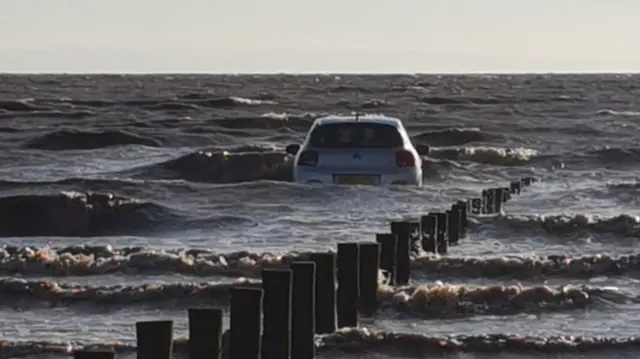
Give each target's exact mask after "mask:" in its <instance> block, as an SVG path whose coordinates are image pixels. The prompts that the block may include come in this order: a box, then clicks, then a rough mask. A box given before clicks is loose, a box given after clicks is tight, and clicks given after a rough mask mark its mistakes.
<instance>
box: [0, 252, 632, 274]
mask: <svg viewBox="0 0 640 359" xmlns="http://www.w3.org/2000/svg"><path fill="white" fill-rule="evenodd" d="M309 258H310V253H308V252H306V253H295V252H292V253H269V252H267V253H253V252H249V251H240V252H233V253H216V252H214V251H211V250H203V249H177V250H153V249H150V248H145V247H126V248H119V249H114V248H113V247H111V246H110V245H107V246H86V245H81V246H80V245H79V246H70V247H65V248H57V249H54V248H49V247H43V248H37V247H14V246H6V247H4V248H0V273H2V274H5V275H7V274H9V275H16V274H19V275H22V276H26V275H34V276H95V275H108V274H116V273H122V274H140V273H143V274H145V275H153V274H157V275H162V274H180V275H186V276H195V277H206V276H228V277H247V278H259V277H260V273H261V270H262V268H264V267H268V266H281V265H289V264H290V263H292V262H294V261H300V260H309ZM411 268H412V270H413V273H414V275H417V276H423V275H426V276H428V277H430V278H440V279H444V278H457V279H460V278H493V279H496V278H499V279H508V278H515V279H520V280H541V279H546V278H552V277H561V278H593V277H600V276H622V275H632V274H638V273H639V272H640V254H630V255H621V256H611V255H593V256H580V257H573V256H567V255H548V256H536V255H521V256H509V257H503V256H496V257H453V256H439V255H431V254H428V255H424V254H423V255H414V256H412V258H411Z"/></svg>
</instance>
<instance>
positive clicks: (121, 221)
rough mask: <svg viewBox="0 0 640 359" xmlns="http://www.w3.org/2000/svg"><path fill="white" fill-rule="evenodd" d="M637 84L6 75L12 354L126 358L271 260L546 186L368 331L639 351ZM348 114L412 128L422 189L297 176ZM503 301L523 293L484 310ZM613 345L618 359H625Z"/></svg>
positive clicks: (558, 79)
mask: <svg viewBox="0 0 640 359" xmlns="http://www.w3.org/2000/svg"><path fill="white" fill-rule="evenodd" d="M638 80H639V78H638V76H626V75H589V76H586V75H585V76H559V75H558V76H534V75H531V76H411V75H405V76H346V75H344V76H342V75H341V76H334V75H331V76H288V75H281V76H195V75H194V76H161V75H155V76H48V75H47V76H45V75H38V76H8V75H3V76H2V81H0V119H1V122H0V161H1V162H0V163H2V164H3V165H2V166H1V167H0V192H1V193H0V196H2V197H1V198H0V218H2V220H0V235H1V236H2V238H0V242H2V244H4V245H6V246H8V247H7V248H6V249H5V250H4V251H0V270H1V272H2V278H0V294H1V297H2V298H3V299H2V300H0V302H1V303H2V306H1V307H0V308H1V309H0V310H1V311H2V312H1V313H0V316H1V317H2V318H3V320H4V325H3V331H2V334H3V336H2V338H1V339H3V340H7V341H10V342H11V343H13V344H7V345H14V344H16V343H18V342H25V343H26V342H28V341H47V342H56V341H78V342H83V343H87V342H91V343H107V342H113V341H115V340H119V341H122V342H124V343H133V340H134V333H133V323H132V321H133V320H142V319H150V318H172V319H174V320H175V321H176V324H175V327H176V335H177V336H180V335H183V334H184V333H185V324H186V312H185V308H187V307H188V306H190V305H195V304H198V303H202V299H201V298H202V296H203V295H205V294H211V293H214V294H211V295H212V296H213V297H214V298H216V299H220V300H221V301H222V302H224V301H225V298H226V290H225V288H226V284H225V283H230V282H232V281H234V280H237V277H240V276H245V277H249V278H254V277H256V276H257V269H258V268H259V267H260V265H261V263H263V262H265V261H276V262H277V261H281V260H283V259H282V257H281V255H284V254H287V253H291V252H293V251H295V252H305V251H309V250H326V249H331V248H335V244H336V243H337V242H339V241H343V240H371V239H372V238H373V235H374V233H376V232H386V231H387V230H388V223H389V221H390V220H391V219H396V218H401V217H402V216H406V215H414V216H415V215H418V214H421V213H425V212H428V211H430V210H437V209H444V208H446V207H448V206H449V205H450V203H451V202H453V201H455V200H458V199H462V198H467V197H473V196H477V195H478V193H479V191H481V190H482V189H484V188H487V187H490V186H494V185H496V184H505V183H508V182H509V181H511V180H513V179H514V178H518V177H522V176H531V175H534V176H537V177H540V178H541V179H542V181H541V182H539V183H536V184H535V185H533V186H531V187H529V188H528V190H527V191H526V192H525V193H523V194H522V195H521V196H518V197H516V198H514V199H513V200H512V201H510V202H509V203H508V204H507V205H506V208H505V213H503V214H501V215H498V216H483V217H480V218H475V219H473V221H472V225H471V228H470V233H469V236H468V238H466V239H465V240H464V241H463V242H462V244H461V245H460V246H458V247H453V248H451V249H450V254H449V255H448V256H446V257H421V258H414V260H413V267H414V271H413V276H414V277H413V286H414V289H415V292H407V295H406V298H405V299H404V301H402V302H392V301H389V303H391V304H389V308H387V310H385V311H384V313H382V314H381V315H378V316H376V317H375V319H373V320H369V321H368V322H367V323H365V324H366V326H367V327H369V328H377V329H380V330H385V331H391V332H396V333H424V334H428V335H431V336H438V335H449V334H451V335H454V334H467V335H481V334H485V333H494V334H500V333H504V334H519V335H526V334H528V335H536V336H541V337H549V336H552V335H582V336H586V337H595V336H606V337H620V338H621V337H623V336H635V335H636V334H637V333H638V332H639V331H640V321H639V320H638V319H637V315H636V314H638V312H640V305H639V301H640V284H638V278H640V255H639V254H640V253H638V252H637V250H636V247H637V244H638V239H639V238H640V230H639V227H638V223H639V221H638V218H637V217H636V216H638V215H639V214H640V210H639V209H638V208H639V206H638V194H639V193H640V185H638V184H637V183H636V176H637V175H638V172H639V171H640V170H639V168H640V167H638V166H637V163H638V160H639V159H640V145H639V139H640V137H639V136H638V135H637V133H638V128H639V125H638V123H640V122H638V119H640V104H637V103H636V101H637V100H636V98H638V95H639V94H640V85H638V83H639V82H638ZM355 108H359V109H360V110H362V111H367V112H377V113H384V114H386V115H390V116H397V117H400V118H401V119H403V120H404V123H405V126H406V127H407V128H408V130H409V131H410V134H411V135H412V138H413V140H414V141H415V142H416V143H419V144H424V145H430V146H432V151H431V153H430V155H429V157H425V158H424V161H425V165H424V166H425V186H424V188H422V189H415V188H355V187H352V188H348V187H344V188H338V187H325V188H317V187H308V186H301V185H295V184H293V183H291V182H290V177H291V173H290V163H289V161H290V158H288V157H287V156H286V155H285V153H284V150H283V149H284V147H285V146H286V145H287V144H289V143H291V142H295V141H300V140H301V139H302V138H303V136H304V135H305V133H306V130H307V129H308V127H309V126H310V124H311V122H312V121H313V119H314V118H315V117H317V116H320V115H323V114H329V113H331V114H335V113H345V112H349V111H351V110H352V109H355ZM223 151H228V152H229V155H228V156H227V155H224V154H223ZM73 191H75V192H78V193H75V194H74V193H73ZM88 191H89V192H92V193H89V194H86V192H88ZM61 192H64V193H63V194H60V193H61ZM95 193H99V194H106V193H112V194H113V195H115V196H116V198H109V197H106V196H100V195H96V194H95ZM107 244H108V245H111V246H112V248H104V246H105V245H107ZM82 245H92V246H95V247H85V248H80V247H79V246H82ZM25 247H29V248H25ZM134 247H137V248H134ZM199 250H200V251H199ZM267 252H270V253H267ZM292 255H294V254H292ZM548 256H550V257H548ZM620 256H622V257H620ZM287 258H289V257H285V260H286V259H287ZM438 280H441V281H443V282H444V283H445V284H440V285H439V286H437V287H436V288H435V289H430V290H426V289H424V288H422V289H420V288H419V287H416V286H419V285H427V284H428V285H434V283H435V282H436V281H438ZM190 283H199V284H190ZM71 285H75V286H73V287H71ZM114 285H120V286H121V287H118V288H116V287H112V286H114ZM496 285H513V286H515V287H513V288H515V289H513V290H514V291H515V292H513V293H511V295H506V296H505V295H504V294H499V293H502V292H504V290H503V289H496V288H492V289H489V290H491V291H489V290H487V289H478V290H477V291H476V292H473V293H476V294H474V295H478V296H477V297H474V296H473V295H472V296H471V297H469V295H471V294H468V293H469V291H472V287H473V288H475V287H477V286H496ZM545 285H547V286H549V288H545V287H544V286H545ZM567 285H570V286H572V287H564V286H567ZM144 286H147V287H144ZM518 286H523V288H520V287H518ZM531 287H537V288H538V289H537V290H536V291H534V290H530V289H527V288H531ZM123 288H124V289H123ZM128 288H129V289H132V290H131V291H127V289H128ZM416 288H417V289H416ZM569 288H573V289H569ZM134 289H135V290H134ZM395 290H396V291H400V290H402V289H395ZM505 290H509V288H507V289H505ZM567 291H570V292H571V291H572V292H571V293H573V294H571V295H580V296H581V297H580V298H583V299H582V301H580V300H578V301H576V300H575V297H570V295H568V294H566V293H567ZM198 293H200V294H198ZM202 293H204V294H202ZM385 293H386V294H385ZM478 293H479V294H478ZM483 293H484V294H483ZM514 293H515V294H517V295H515V294H514ZM554 293H555V294H554ZM395 294H396V296H400V295H401V294H400V292H396V293H395ZM481 294H482V295H481ZM380 295H381V298H387V297H385V296H390V295H391V294H389V293H387V292H384V293H382V292H381V294H380ZM514 295H515V297H514ZM199 296H200V297H199ZM389 298H390V297H389ZM434 298H449V299H450V300H451V301H452V302H455V303H463V302H464V303H471V304H473V303H475V304H482V305H484V309H483V310H482V311H476V312H473V313H468V315H464V316H457V317H452V316H450V317H446V316H445V315H444V314H446V313H448V312H447V311H450V312H451V311H452V310H453V309H451V307H447V306H446V305H445V306H444V307H442V304H437V302H438V301H436V300H434ZM585 298H586V299H585ZM389 300H390V299H389ZM223 304H224V303H223ZM438 305H440V307H439V306H438ZM408 309H411V310H408ZM443 313H444V314H443ZM452 313H453V312H452ZM416 340H417V339H416ZM334 344H335V343H334ZM392 344H393V343H392ZM24 345H27V349H28V343H26V344H24ZM616 345H617V344H616ZM616 345H612V347H613V349H614V354H611V353H607V354H606V355H607V356H611V355H617V356H619V357H624V355H626V354H628V353H629V352H627V351H626V350H627V349H625V348H622V347H621V346H620V347H617V346H616ZM390 346H391V347H393V345H390ZM328 347H331V345H329V344H328ZM631 347H632V348H638V346H637V345H636V346H633V345H632V346H631ZM636 350H637V351H636ZM51 351H52V352H53V351H55V350H53V349H51ZM26 352H29V350H26ZM375 352H378V350H377V349H376V350H373V349H371V350H368V353H370V355H372V356H374V357H375V354H373V353H375ZM637 352H640V350H639V349H632V350H631V352H630V353H631V354H629V355H633V356H635V355H634V353H635V354H637ZM6 353H9V351H5V354H4V355H3V356H2V357H3V358H4V357H6V356H8V354H6ZM594 353H595V352H594ZM414 354H415V353H414ZM322 355H323V356H335V355H336V354H335V353H332V352H331V351H329V352H323V354H322ZM380 355H386V356H388V355H391V356H396V355H401V353H394V352H384V353H382V352H381V354H380ZM420 355H421V356H428V353H426V352H421V354H420ZM464 355H466V356H464ZM464 355H463V356H460V357H483V356H482V355H481V354H476V355H473V354H464ZM470 355H471V356H470ZM602 355H605V354H602ZM597 356H598V354H592V357H597Z"/></svg>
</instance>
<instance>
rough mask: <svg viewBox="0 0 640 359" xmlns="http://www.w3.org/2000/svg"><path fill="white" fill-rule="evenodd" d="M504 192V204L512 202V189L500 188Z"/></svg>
mask: <svg viewBox="0 0 640 359" xmlns="http://www.w3.org/2000/svg"><path fill="white" fill-rule="evenodd" d="M500 190H501V191H502V197H501V198H502V203H507V202H509V201H510V200H511V189H510V188H509V187H500Z"/></svg>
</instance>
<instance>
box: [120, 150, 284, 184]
mask: <svg viewBox="0 0 640 359" xmlns="http://www.w3.org/2000/svg"><path fill="white" fill-rule="evenodd" d="M127 172H132V173H133V174H134V175H135V177H138V178H152V179H181V180H186V181H193V182H214V183H237V182H248V181H258V180H273V181H288V182H290V181H292V180H293V169H292V166H291V159H290V156H287V155H286V154H285V153H284V152H279V151H273V152H262V151H260V152H228V151H219V152H210V151H196V152H192V153H190V154H187V155H184V156H181V157H179V158H176V159H172V160H168V161H165V162H161V163H156V164H153V165H150V166H145V167H140V168H137V169H135V170H133V171H127Z"/></svg>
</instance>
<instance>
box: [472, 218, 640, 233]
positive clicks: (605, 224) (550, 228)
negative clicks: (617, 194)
mask: <svg viewBox="0 0 640 359" xmlns="http://www.w3.org/2000/svg"><path fill="white" fill-rule="evenodd" d="M478 221H479V225H480V226H483V225H488V224H490V225H492V226H499V227H506V228H511V229H515V230H518V231H521V230H523V229H524V230H543V231H545V232H546V233H551V234H554V235H556V236H566V235H569V234H571V235H578V236H583V237H585V236H586V237H589V236H590V235H591V234H605V235H606V234H610V235H615V236H620V237H625V238H635V239H637V238H640V218H639V217H638V216H632V215H628V214H619V215H617V216H615V217H610V218H604V217H600V216H596V215H584V214H575V215H568V214H557V215H520V214H513V215H511V214H507V215H498V216H494V217H483V218H479V219H478Z"/></svg>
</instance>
